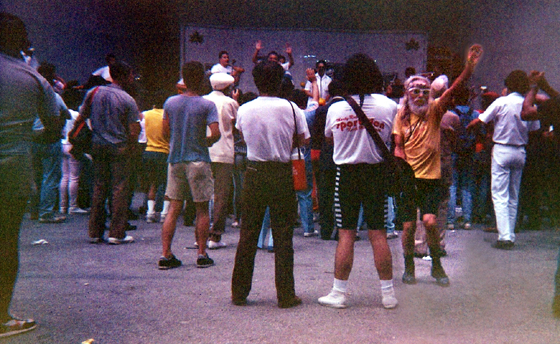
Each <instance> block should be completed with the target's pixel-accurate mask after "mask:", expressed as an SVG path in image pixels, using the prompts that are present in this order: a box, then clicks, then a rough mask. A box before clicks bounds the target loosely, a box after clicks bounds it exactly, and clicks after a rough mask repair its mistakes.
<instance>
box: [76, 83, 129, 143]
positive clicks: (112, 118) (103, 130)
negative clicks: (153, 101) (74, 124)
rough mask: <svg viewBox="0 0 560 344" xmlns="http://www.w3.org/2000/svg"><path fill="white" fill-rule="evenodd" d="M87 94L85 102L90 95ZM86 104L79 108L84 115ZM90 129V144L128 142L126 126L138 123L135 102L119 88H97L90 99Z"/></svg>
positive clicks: (116, 86) (111, 86)
mask: <svg viewBox="0 0 560 344" xmlns="http://www.w3.org/2000/svg"><path fill="white" fill-rule="evenodd" d="M94 90H95V88H94V89H92V90H90V91H89V92H88V95H87V96H86V100H85V102H87V100H88V98H89V96H90V93H92V92H94ZM85 108H86V104H82V106H81V107H80V113H81V114H84V110H85ZM89 118H90V120H91V127H92V131H93V138H92V143H94V144H100V145H111V144H114V145H117V144H122V143H126V142H127V141H128V125H129V124H131V123H134V122H138V106H137V105H136V101H134V98H132V97H131V96H130V95H129V94H128V93H126V92H125V91H124V90H123V89H122V88H121V87H120V86H118V85H116V84H110V85H108V86H99V89H98V91H97V92H96V93H95V94H94V95H93V98H92V99H91V114H90V116H89Z"/></svg>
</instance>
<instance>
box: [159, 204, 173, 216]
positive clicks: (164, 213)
mask: <svg viewBox="0 0 560 344" xmlns="http://www.w3.org/2000/svg"><path fill="white" fill-rule="evenodd" d="M169 204H171V202H169V201H163V210H162V211H161V214H162V215H167V213H168V212H169Z"/></svg>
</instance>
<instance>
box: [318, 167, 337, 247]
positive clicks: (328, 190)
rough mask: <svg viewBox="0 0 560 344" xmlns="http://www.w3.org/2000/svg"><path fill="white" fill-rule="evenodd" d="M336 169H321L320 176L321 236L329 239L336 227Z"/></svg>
mask: <svg viewBox="0 0 560 344" xmlns="http://www.w3.org/2000/svg"><path fill="white" fill-rule="evenodd" d="M335 178H336V169H328V170H327V169H325V170H322V171H321V174H320V177H319V178H318V179H319V180H318V185H319V190H318V194H319V212H320V213H321V217H320V220H319V224H320V225H321V238H322V239H325V240H328V239H330V238H331V236H332V232H333V228H334V208H333V207H334V187H335Z"/></svg>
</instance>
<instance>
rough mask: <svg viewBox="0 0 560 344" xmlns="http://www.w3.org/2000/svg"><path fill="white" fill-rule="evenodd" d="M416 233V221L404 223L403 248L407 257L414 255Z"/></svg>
mask: <svg viewBox="0 0 560 344" xmlns="http://www.w3.org/2000/svg"><path fill="white" fill-rule="evenodd" d="M415 233H416V223H415V221H408V222H404V223H403V235H402V248H403V253H404V255H405V256H407V255H414V234H415Z"/></svg>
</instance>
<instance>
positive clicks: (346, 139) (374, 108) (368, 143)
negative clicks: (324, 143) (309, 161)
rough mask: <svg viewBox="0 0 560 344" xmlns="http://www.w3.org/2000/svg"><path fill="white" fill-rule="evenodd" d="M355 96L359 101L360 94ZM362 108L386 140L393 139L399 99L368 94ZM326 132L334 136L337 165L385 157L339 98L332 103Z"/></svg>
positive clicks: (374, 162)
mask: <svg viewBox="0 0 560 344" xmlns="http://www.w3.org/2000/svg"><path fill="white" fill-rule="evenodd" d="M352 97H353V98H354V100H356V102H357V103H358V104H359V103H360V99H359V97H358V96H352ZM362 110H363V111H364V113H365V114H366V116H367V117H368V118H369V119H370V122H371V124H372V125H373V127H374V128H375V129H376V130H377V132H378V133H379V135H380V136H381V138H382V139H383V141H384V142H385V143H388V142H390V141H391V132H392V129H393V121H394V119H395V116H396V114H397V103H395V102H394V101H392V100H391V99H389V98H387V97H385V96H384V95H381V94H372V95H366V96H365V97H364V103H363V105H362ZM325 136H326V137H332V138H333V141H334V154H333V160H334V162H335V164H337V165H343V164H360V163H367V164H376V163H379V162H382V161H383V157H382V154H381V151H380V150H379V149H378V148H377V145H376V144H375V142H374V141H373V139H372V138H371V137H370V136H369V134H368V132H367V130H366V129H365V127H363V126H362V125H361V124H360V119H359V118H358V116H357V115H356V113H355V112H354V110H353V109H352V107H351V106H350V104H348V102H346V101H341V102H337V103H335V104H332V105H331V106H330V107H329V111H328V112H327V120H326V125H325Z"/></svg>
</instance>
